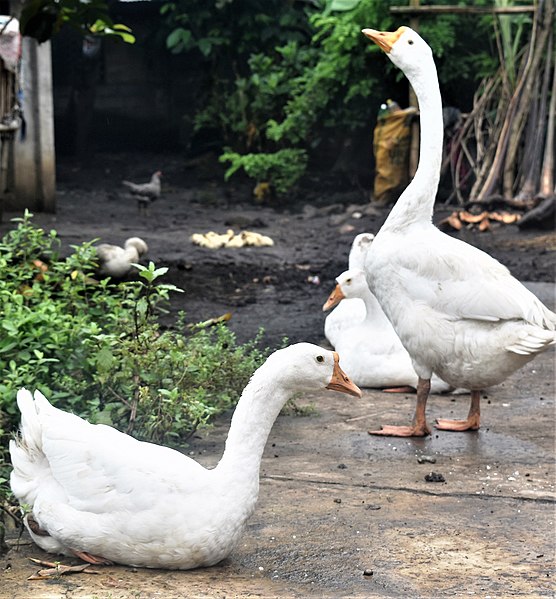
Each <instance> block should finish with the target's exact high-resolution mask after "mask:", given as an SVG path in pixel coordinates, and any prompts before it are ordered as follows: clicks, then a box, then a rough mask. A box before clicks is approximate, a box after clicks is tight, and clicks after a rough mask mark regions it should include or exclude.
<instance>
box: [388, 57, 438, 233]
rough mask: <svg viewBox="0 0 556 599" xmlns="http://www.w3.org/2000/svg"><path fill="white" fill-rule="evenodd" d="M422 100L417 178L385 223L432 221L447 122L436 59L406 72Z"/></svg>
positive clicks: (395, 225)
mask: <svg viewBox="0 0 556 599" xmlns="http://www.w3.org/2000/svg"><path fill="white" fill-rule="evenodd" d="M406 76H407V78H408V79H409V82H410V83H411V85H412V87H413V89H414V91H415V94H416V96H417V100H418V103H419V115H420V116H419V120H420V142H419V165H418V168H417V171H416V173H415V176H414V177H413V180H412V181H411V183H410V184H409V185H408V187H407V188H406V189H405V191H404V192H403V193H402V195H401V196H400V197H399V199H398V201H397V202H396V204H395V205H394V207H393V209H392V211H391V212H390V215H389V217H388V219H387V220H386V223H385V227H386V228H387V229H399V228H404V227H407V226H408V225H410V224H414V223H430V222H431V221H432V213H433V209H434V201H435V198H436V192H437V190H438V182H439V179H440V167H441V163H442V143H443V135H444V125H443V120H442V99H441V96H440V89H439V86H438V76H437V73H436V66H435V64H434V60H433V59H432V57H431V59H430V63H426V64H424V65H422V66H420V67H419V68H417V69H415V70H414V71H409V72H406Z"/></svg>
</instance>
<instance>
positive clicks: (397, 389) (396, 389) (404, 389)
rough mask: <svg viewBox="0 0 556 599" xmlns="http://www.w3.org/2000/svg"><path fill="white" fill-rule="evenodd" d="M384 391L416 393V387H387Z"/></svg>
mask: <svg viewBox="0 0 556 599" xmlns="http://www.w3.org/2000/svg"><path fill="white" fill-rule="evenodd" d="M382 391H383V392H384V393H415V387H410V386H408V385H407V386H405V387H386V388H385V389H383V390H382Z"/></svg>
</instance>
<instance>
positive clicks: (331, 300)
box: [322, 285, 346, 312]
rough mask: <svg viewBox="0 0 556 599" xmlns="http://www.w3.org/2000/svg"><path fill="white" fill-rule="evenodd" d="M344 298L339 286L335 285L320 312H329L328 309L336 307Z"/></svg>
mask: <svg viewBox="0 0 556 599" xmlns="http://www.w3.org/2000/svg"><path fill="white" fill-rule="evenodd" d="M345 297H346V296H345V295H344V294H343V293H342V290H341V288H340V286H339V285H336V287H334V291H333V292H332V293H331V294H330V295H329V296H328V299H327V300H326V303H325V304H324V306H323V307H322V311H323V312H326V311H327V310H330V308H333V307H334V306H337V305H338V304H339V303H340V302H341V301H342V300H343V299H344V298H345Z"/></svg>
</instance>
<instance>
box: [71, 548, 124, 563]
mask: <svg viewBox="0 0 556 599" xmlns="http://www.w3.org/2000/svg"><path fill="white" fill-rule="evenodd" d="M71 551H72V553H73V554H74V555H75V556H76V557H78V558H79V559H82V560H83V561H84V562H88V563H89V564H95V565H98V566H110V565H111V564H113V563H114V562H111V561H110V560H109V559H105V558H104V557H100V556H97V555H91V554H90V553H87V552H86V551H77V550H76V549H72V550H71Z"/></svg>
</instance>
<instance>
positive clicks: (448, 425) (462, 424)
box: [434, 418, 480, 432]
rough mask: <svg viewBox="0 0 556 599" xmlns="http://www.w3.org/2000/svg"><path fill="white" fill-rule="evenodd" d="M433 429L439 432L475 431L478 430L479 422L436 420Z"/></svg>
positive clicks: (473, 419) (476, 419)
mask: <svg viewBox="0 0 556 599" xmlns="http://www.w3.org/2000/svg"><path fill="white" fill-rule="evenodd" d="M434 427H435V428H437V429H438V430H441V431H454V432H463V431H477V430H479V428H480V422H479V419H478V418H467V420H449V419H447V418H437V419H436V420H435V425H434Z"/></svg>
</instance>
